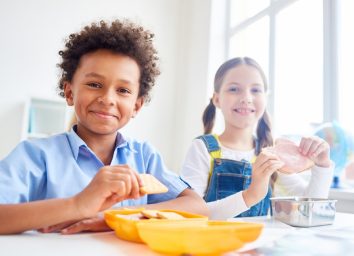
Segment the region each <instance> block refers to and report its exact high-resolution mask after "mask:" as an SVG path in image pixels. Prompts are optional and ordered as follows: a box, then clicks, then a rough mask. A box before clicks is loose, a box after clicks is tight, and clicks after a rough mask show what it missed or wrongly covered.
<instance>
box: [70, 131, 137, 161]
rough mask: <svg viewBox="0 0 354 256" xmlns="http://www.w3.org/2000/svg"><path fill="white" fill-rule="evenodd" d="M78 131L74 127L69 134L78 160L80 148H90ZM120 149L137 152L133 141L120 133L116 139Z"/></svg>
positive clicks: (117, 146) (72, 148)
mask: <svg viewBox="0 0 354 256" xmlns="http://www.w3.org/2000/svg"><path fill="white" fill-rule="evenodd" d="M76 130H77V126H76V125H74V126H73V127H72V128H71V130H70V132H68V133H67V137H68V140H69V143H70V147H71V150H72V152H73V155H74V157H75V159H76V160H77V158H78V155H79V152H80V148H82V147H86V148H89V147H88V146H87V144H86V143H85V141H83V140H82V139H81V138H80V137H79V135H77V133H76ZM118 148H127V149H128V150H130V151H132V152H134V153H135V152H136V150H135V149H134V145H133V142H132V141H131V140H129V139H127V138H125V137H124V136H123V135H122V134H121V133H119V132H118V133H117V138H116V149H118Z"/></svg>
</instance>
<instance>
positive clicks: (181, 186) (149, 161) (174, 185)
mask: <svg viewBox="0 0 354 256" xmlns="http://www.w3.org/2000/svg"><path fill="white" fill-rule="evenodd" d="M144 158H145V159H146V163H145V165H146V173H150V174H152V175H153V176H155V177H156V178H157V179H158V180H159V181H161V182H162V183H163V184H164V185H165V186H167V187H168V192H167V193H162V194H153V195H148V204H153V203H158V202H163V201H167V200H171V199H175V198H176V197H178V195H179V194H181V193H182V192H183V191H184V190H185V189H187V188H189V185H188V184H187V183H186V182H184V181H183V180H182V179H181V178H180V177H179V175H177V174H176V173H174V172H172V171H170V170H169V169H168V168H167V167H166V165H165V164H164V162H163V160H162V157H161V155H160V154H159V152H157V151H156V150H155V149H154V148H153V147H152V146H150V145H149V144H145V145H144Z"/></svg>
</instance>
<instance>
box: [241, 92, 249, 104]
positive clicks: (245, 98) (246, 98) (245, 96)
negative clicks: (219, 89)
mask: <svg viewBox="0 0 354 256" xmlns="http://www.w3.org/2000/svg"><path fill="white" fill-rule="evenodd" d="M241 103H244V104H250V103H252V95H251V94H250V93H244V94H243V95H242V98H241Z"/></svg>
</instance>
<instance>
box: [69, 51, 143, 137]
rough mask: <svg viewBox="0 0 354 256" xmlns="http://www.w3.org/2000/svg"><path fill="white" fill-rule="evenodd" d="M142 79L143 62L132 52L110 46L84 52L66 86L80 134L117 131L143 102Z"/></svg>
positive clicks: (90, 134) (105, 133)
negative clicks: (128, 54)
mask: <svg viewBox="0 0 354 256" xmlns="http://www.w3.org/2000/svg"><path fill="white" fill-rule="evenodd" d="M139 79H140V69H139V66H138V64H137V63H136V61H135V60H134V59H132V58H130V57H128V56H124V55H120V54H116V53H113V52H111V51H108V50H97V51H95V52H92V53H88V54H85V55H83V56H82V57H81V59H80V63H79V65H78V68H77V70H76V72H75V74H74V76H73V79H72V81H71V82H67V83H66V84H65V86H64V92H65V98H66V101H67V103H68V105H69V106H74V108H75V113H76V117H77V125H78V127H77V128H78V133H79V135H83V136H84V137H86V136H87V135H89V136H92V135H115V134H116V132H117V130H119V129H120V128H122V127H123V126H124V125H126V124H127V123H128V121H129V120H130V118H131V117H134V116H135V115H136V114H137V112H138V111H139V110H140V108H141V107H142V105H143V98H141V97H140V98H138V94H139Z"/></svg>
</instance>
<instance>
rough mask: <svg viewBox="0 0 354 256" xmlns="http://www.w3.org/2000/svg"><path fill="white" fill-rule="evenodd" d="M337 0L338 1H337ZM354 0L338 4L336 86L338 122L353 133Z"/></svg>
mask: <svg viewBox="0 0 354 256" xmlns="http://www.w3.org/2000/svg"><path fill="white" fill-rule="evenodd" d="M338 2H339V1H338ZM353 10H354V1H352V0H341V1H340V6H339V15H338V16H339V17H340V20H339V22H338V23H339V26H340V29H339V47H338V48H339V62H338V85H339V86H338V87H339V101H338V108H339V111H338V112H339V116H338V120H339V122H340V123H341V124H342V125H343V126H344V128H346V129H347V130H349V131H351V132H352V133H354V119H353V111H354V103H353V102H354V99H353V97H354V73H353V72H354V68H353V60H354V36H353V24H354V15H353Z"/></svg>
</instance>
